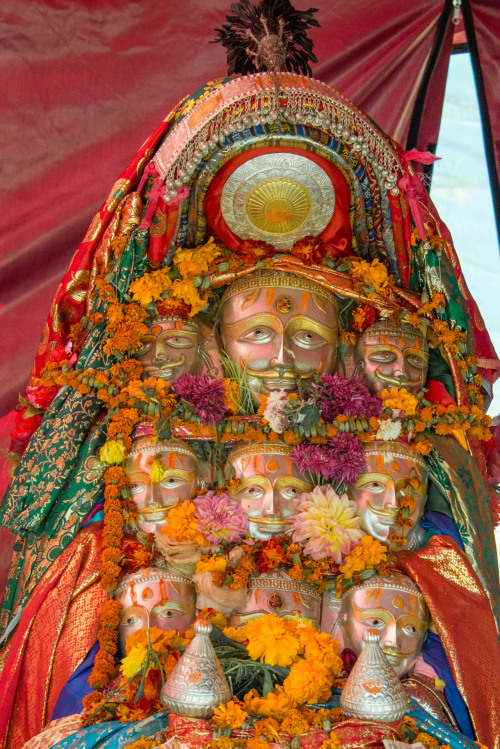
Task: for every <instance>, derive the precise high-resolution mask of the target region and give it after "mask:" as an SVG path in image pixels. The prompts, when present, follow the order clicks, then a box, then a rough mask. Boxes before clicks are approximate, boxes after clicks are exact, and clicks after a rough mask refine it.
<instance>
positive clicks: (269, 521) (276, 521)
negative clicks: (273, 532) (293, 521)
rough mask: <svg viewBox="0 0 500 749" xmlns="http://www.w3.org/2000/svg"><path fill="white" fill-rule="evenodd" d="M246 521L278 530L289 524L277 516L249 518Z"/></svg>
mask: <svg viewBox="0 0 500 749" xmlns="http://www.w3.org/2000/svg"><path fill="white" fill-rule="evenodd" d="M248 519H249V521H250V522H251V523H255V524H256V525H264V526H265V525H268V526H273V527H279V528H281V527H283V526H285V525H289V524H290V521H289V520H287V519H286V518H282V517H280V516H279V515H261V516H249V518H248Z"/></svg>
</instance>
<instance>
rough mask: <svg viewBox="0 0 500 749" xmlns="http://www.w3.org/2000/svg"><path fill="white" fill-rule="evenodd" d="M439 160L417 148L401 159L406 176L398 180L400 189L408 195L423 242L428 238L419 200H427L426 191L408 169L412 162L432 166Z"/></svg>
mask: <svg viewBox="0 0 500 749" xmlns="http://www.w3.org/2000/svg"><path fill="white" fill-rule="evenodd" d="M438 160H439V156H434V154H433V153H431V152H430V151H417V149H416V148H412V149H411V150H410V151H407V152H406V153H405V154H404V156H402V157H401V166H402V167H403V171H404V174H403V176H402V177H400V178H399V179H398V187H399V189H400V190H401V191H402V192H404V194H405V195H406V199H407V200H408V205H409V206H410V211H411V215H412V216H413V221H414V222H415V226H416V227H417V230H418V233H419V234H420V238H421V239H422V240H423V241H425V238H426V236H425V225H424V219H423V216H422V209H421V208H420V203H419V200H421V199H425V197H426V190H425V187H424V186H423V184H422V181H421V180H420V179H419V178H418V177H417V176H416V175H415V174H411V173H410V170H409V168H408V167H409V162H410V161H415V162H417V163H418V164H432V163H433V162H434V161H438Z"/></svg>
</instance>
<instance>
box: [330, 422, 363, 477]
mask: <svg viewBox="0 0 500 749" xmlns="http://www.w3.org/2000/svg"><path fill="white" fill-rule="evenodd" d="M327 447H328V452H329V454H330V455H331V457H332V460H333V461H334V462H335V470H334V469H333V466H332V468H331V474H330V480H331V481H332V483H340V482H344V484H346V485H347V486H353V485H354V484H355V483H356V481H357V480H358V476H359V474H360V473H361V471H362V470H363V469H364V468H365V465H366V463H365V452H364V450H363V444H362V442H361V440H359V439H358V438H357V437H356V436H355V435H354V434H349V433H346V432H339V433H338V434H336V435H335V437H332V438H331V440H330V442H329V443H328V445H327Z"/></svg>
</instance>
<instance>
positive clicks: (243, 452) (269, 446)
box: [228, 442, 292, 461]
mask: <svg viewBox="0 0 500 749" xmlns="http://www.w3.org/2000/svg"><path fill="white" fill-rule="evenodd" d="M291 454H292V448H291V447H288V445H275V444H274V443H271V442H265V443H260V444H258V445H242V446H241V447H235V448H234V449H233V450H231V452H230V453H229V456H228V460H229V461H232V460H236V459H237V458H245V457H246V456H247V455H291Z"/></svg>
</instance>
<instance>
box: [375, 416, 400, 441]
mask: <svg viewBox="0 0 500 749" xmlns="http://www.w3.org/2000/svg"><path fill="white" fill-rule="evenodd" d="M400 434H401V422H400V421H393V420H391V419H386V421H383V422H382V423H381V424H380V426H379V428H378V430H377V434H376V435H375V437H376V438H377V439H378V440H397V438H398V437H399V435H400Z"/></svg>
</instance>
